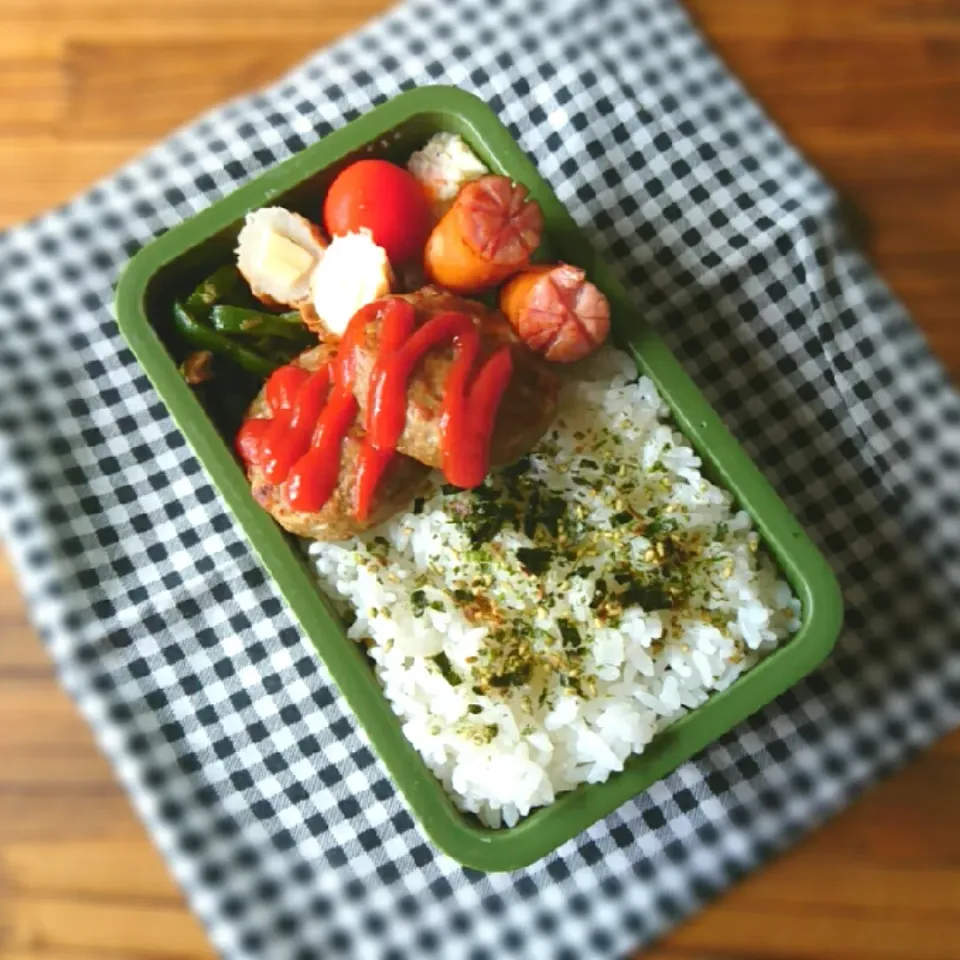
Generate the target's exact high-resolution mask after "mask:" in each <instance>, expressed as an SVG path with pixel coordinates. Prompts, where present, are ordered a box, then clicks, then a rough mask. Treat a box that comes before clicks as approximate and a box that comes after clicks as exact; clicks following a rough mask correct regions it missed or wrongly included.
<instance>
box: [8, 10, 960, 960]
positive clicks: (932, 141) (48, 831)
mask: <svg viewBox="0 0 960 960" xmlns="http://www.w3.org/2000/svg"><path fill="white" fill-rule="evenodd" d="M383 6H384V3H383V2H382V0H353V2H351V0H275V2H274V3H271V4H267V3H263V2H262V0H209V2H207V3H197V2H196V0H140V2H138V3H130V2H129V0H0V224H10V223H14V222H16V221H18V220H20V219H22V218H24V217H27V216H29V215H31V214H34V213H38V212H40V211H41V210H43V209H44V208H46V207H49V206H51V205H52V204H54V203H56V202H57V201H59V200H62V199H65V198H66V197H68V196H69V195H70V194H72V193H73V192H75V191H76V190H78V189H80V188H82V187H84V186H86V185H87V184H88V183H89V182H90V181H92V180H93V179H94V178H96V177H99V176H101V175H103V174H106V173H108V172H109V171H110V170H111V168H113V167H114V166H115V165H116V164H118V163H120V162H121V161H123V160H125V159H127V158H128V157H131V156H133V155H134V154H136V153H137V152H139V151H140V150H142V149H144V148H145V147H147V146H148V145H149V144H150V143H151V142H153V141H154V140H156V139H157V138H159V137H161V136H163V135H164V134H166V133H167V132H168V131H169V130H171V129H172V128H173V127H175V126H177V125H178V124H180V123H182V122H184V121H186V120H189V119H190V118H191V117H192V116H193V115H195V114H196V113H197V112H198V111H200V110H202V109H204V108H205V107H207V106H208V105H210V104H213V103H215V102H217V101H219V100H222V99H223V98H225V97H228V96H232V95H234V94H237V93H240V92H242V91H245V90H248V89H250V88H253V87H255V86H258V85H260V84H263V83H265V82H267V81H269V80H271V79H272V78H274V77H275V76H277V75H278V74H280V73H281V72H282V71H284V70H285V69H286V68H287V67H288V66H290V65H292V64H293V63H294V62H295V61H297V60H298V59H300V58H301V57H303V56H305V55H306V54H307V53H309V52H310V51H311V50H313V49H315V48H316V47H318V46H321V45H322V44H325V43H328V42H329V41H331V40H333V39H335V38H336V37H337V36H338V35H339V34H341V33H343V32H344V31H346V30H348V29H351V28H353V27H354V26H355V25H357V24H359V23H360V22H362V21H363V20H364V19H366V18H367V17H368V16H370V15H373V14H375V13H377V12H378V10H379V9H381V8H382V7H383ZM692 7H693V9H694V11H695V13H696V15H697V16H698V18H699V20H700V22H701V24H702V26H703V28H704V29H705V30H706V32H707V34H708V35H709V36H710V38H711V39H712V40H713V42H714V43H715V45H716V46H717V47H718V48H719V49H720V51H721V52H722V54H723V55H724V56H725V57H726V59H727V60H728V62H729V63H730V65H731V67H732V68H733V69H734V70H735V71H736V72H737V73H738V74H739V75H740V76H741V77H742V78H743V79H744V81H745V82H746V84H747V86H748V88H749V89H751V90H752V91H753V92H754V93H755V94H756V95H757V96H758V97H759V98H760V99H761V100H762V101H763V102H764V103H765V104H766V106H767V107H768V108H769V110H770V112H771V113H772V115H773V116H774V117H775V118H776V119H777V120H778V122H780V123H781V124H782V126H783V127H784V128H785V130H786V132H787V133H788V134H789V135H790V136H791V137H792V138H793V139H794V141H795V142H797V143H798V144H799V145H800V146H801V147H802V148H803V149H804V150H805V151H806V153H807V154H808V156H810V157H811V159H812V160H813V161H814V162H816V163H817V164H818V165H819V166H820V167H821V168H822V169H823V170H824V171H825V172H826V173H827V174H828V175H829V177H830V178H831V179H832V181H833V182H834V183H835V184H836V185H837V187H838V188H839V189H840V190H841V191H842V192H843V194H844V195H845V197H846V198H847V199H848V200H849V201H850V202H851V204H852V206H853V207H854V208H856V209H857V210H859V212H860V214H861V215H862V219H863V221H864V222H865V223H866V224H867V226H868V234H867V237H868V245H869V248H870V251H871V253H872V255H873V257H874V259H875V260H876V262H877V264H878V266H879V267H880V269H881V271H882V272H883V273H884V274H885V275H886V277H887V278H888V279H889V281H890V283H891V284H892V286H893V288H894V289H895V290H896V291H897V292H898V293H899V294H900V295H901V296H902V298H903V299H904V300H905V301H906V303H907V304H908V306H909V307H910V308H911V310H912V311H913V313H914V316H915V317H916V318H917V320H918V322H919V323H920V324H921V326H922V327H923V328H924V330H925V331H926V334H927V336H928V337H929V339H930V342H931V343H932V345H933V347H934V349H935V350H936V351H937V352H938V353H939V354H940V356H941V357H942V359H943V361H944V362H945V363H946V364H947V366H948V367H949V368H950V370H951V371H952V373H953V374H954V376H955V377H956V376H957V375H958V374H960V321H958V320H957V311H958V304H960V122H958V121H960V2H956V0H915V2H911V0H784V2H780V0H695V2H693V3H692ZM197 11H203V12H197ZM0 638H2V640H0V957H3V958H4V960H28V958H29V960H119V958H124V960H133V958H145V957H154V958H168V960H169V958H174V957H179V958H188V960H197V958H201V957H210V956H211V955H212V954H211V951H210V948H209V947H208V945H207V944H206V942H205V940H204V936H203V934H202V932H201V931H200V929H199V927H198V925H197V923H196V921H195V920H194V919H193V918H192V916H191V915H190V914H189V913H188V911H187V910H186V908H185V907H184V905H183V902H182V900H181V898H180V896H179V894H178V892H177V890H176V889H175V888H174V886H173V884H172V883H171V882H170V880H169V879H168V877H167V875H166V872H165V870H164V867H163V865H162V863H161V862H160V860H159V858H158V857H157V855H156V854H155V852H154V851H153V849H152V847H151V846H150V844H149V842H148V840H147V838H146V836H145V835H144V832H143V829H142V828H141V827H140V825H139V823H138V822H137V821H136V820H135V819H134V817H133V815H132V813H131V811H130V808H129V806H128V804H127V801H126V799H125V797H124V795H123V794H122V793H121V791H120V789H119V788H118V787H117V785H116V784H115V782H114V778H113V776H112V774H111V771H110V769H109V768H108V767H107V765H106V763H105V762H104V761H103V759H102V758H101V757H100V756H99V754H98V753H97V751H96V750H95V748H94V746H93V744H92V742H91V739H90V736H89V734H88V732H87V730H86V728H85V727H84V725H83V723H82V722H81V721H80V719H79V718H78V716H77V715H76V713H75V711H74V709H73V707H72V705H71V704H70V703H69V701H68V700H67V698H66V697H65V696H64V694H63V693H61V692H60V689H59V687H58V686H57V684H56V681H55V679H54V676H53V671H52V669H51V666H50V663H49V662H48V660H47V658H46V655H45V654H44V651H43V649H42V648H41V645H40V643H39V641H38V640H37V639H36V637H35V635H34V633H33V631H32V630H31V628H30V627H29V626H28V623H27V620H26V618H25V616H24V612H23V608H22V604H21V602H20V599H19V597H18V594H17V589H16V585H15V583H14V582H13V579H12V576H11V574H10V572H9V570H8V569H7V568H6V567H5V566H4V565H3V564H2V562H0ZM958 806H960V734H957V735H954V736H952V737H950V738H948V739H947V740H945V741H943V742H942V743H941V744H940V745H938V746H937V747H936V748H934V749H933V750H931V751H930V752H929V753H927V754H926V755H924V756H923V757H921V758H920V759H918V760H916V761H915V762H914V763H912V764H911V765H910V766H909V767H908V769H906V770H905V771H904V772H903V773H901V774H900V775H899V776H896V777H894V778H893V779H892V780H890V781H889V782H888V783H886V784H884V785H883V786H881V787H879V788H878V789H876V790H873V791H872V792H870V793H869V795H868V796H866V797H865V798H864V799H863V800H861V801H860V802H859V803H858V804H856V805H855V806H854V807H853V808H852V809H851V810H849V811H848V812H847V813H845V814H844V815H842V816H841V817H839V818H838V819H837V820H835V821H834V822H833V823H831V824H830V825H828V826H827V827H825V828H824V829H822V830H820V831H819V832H818V833H817V834H816V835H815V836H813V837H811V838H810V839H809V840H807V841H806V842H804V843H803V844H801V845H800V846H799V848H797V849H796V850H794V851H793V852H792V853H790V854H789V855H787V856H785V857H783V858H782V859H780V860H779V861H777V862H776V863H774V864H772V865H771V866H770V867H769V868H767V869H765V870H763V871H761V872H760V873H758V874H756V875H755V876H753V877H752V878H750V879H749V880H748V881H746V882H745V883H744V884H742V885H741V886H740V887H739V888H737V889H736V890H734V891H733V892H732V893H730V894H729V895H728V896H726V897H724V898H723V900H722V901H721V902H719V903H718V904H716V905H715V906H713V907H712V908H710V909H708V910H706V911H704V912H703V913H702V914H701V915H700V916H698V917H697V918H696V919H695V920H693V921H692V922H690V923H688V924H686V925H685V926H683V927H682V928H681V929H680V930H679V931H678V932H676V933H675V934H674V935H673V936H672V937H671V938H669V939H668V940H667V941H666V942H665V943H663V944H662V945H661V946H660V947H659V948H658V949H657V950H655V951H652V952H651V953H650V954H648V956H651V957H660V958H666V957H669V958H672V960H706V958H707V957H714V958H715V957H720V956H723V957H737V958H747V957H750V958H761V957H762V958H793V960H805V958H808V960H853V958H890V960H926V958H929V960H949V958H960V829H958V828H957V809H958Z"/></svg>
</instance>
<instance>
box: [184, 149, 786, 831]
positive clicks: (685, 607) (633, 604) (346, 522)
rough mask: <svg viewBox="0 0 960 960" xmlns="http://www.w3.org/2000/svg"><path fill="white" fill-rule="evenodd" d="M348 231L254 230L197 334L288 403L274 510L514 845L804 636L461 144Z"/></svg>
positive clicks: (503, 196)
mask: <svg viewBox="0 0 960 960" xmlns="http://www.w3.org/2000/svg"><path fill="white" fill-rule="evenodd" d="M316 210H317V211H318V212H322V221H323V223H322V227H321V225H320V224H319V223H314V222H312V221H311V220H310V219H308V218H307V217H305V216H303V215H302V214H299V213H295V212H293V211H289V210H285V209H283V208H280V207H269V208H264V209H260V210H256V211H253V212H252V213H250V214H249V215H248V216H247V218H246V222H245V224H244V225H243V228H242V229H241V230H240V232H239V235H238V239H237V256H236V264H235V265H233V264H231V265H226V266H224V267H223V268H221V269H220V270H218V271H217V272H216V273H214V274H213V275H212V276H211V277H210V278H209V279H208V280H207V281H205V282H204V283H203V284H202V285H201V286H200V287H199V288H198V289H197V290H196V291H195V292H194V293H193V294H191V295H190V296H189V297H188V298H187V299H186V300H185V301H183V302H182V303H178V304H176V305H175V307H174V320H175V323H176V326H177V329H178V330H179V331H180V332H181V334H182V335H183V337H184V338H185V339H186V340H187V341H188V342H190V343H191V344H193V345H194V347H195V349H196V352H195V353H194V354H192V355H191V356H190V357H188V358H187V361H186V362H185V363H184V365H183V368H182V369H183V375H184V377H185V378H186V379H187V381H188V382H190V383H194V384H204V383H207V382H208V381H209V380H210V379H211V377H212V378H214V379H216V378H218V377H230V376H231V370H232V369H233V368H234V367H237V366H238V367H241V368H243V369H244V370H246V371H248V372H249V373H253V374H254V375H256V376H257V377H259V378H260V380H261V381H262V386H261V388H260V390H259V392H258V394H257V396H256V397H255V399H254V400H253V402H252V403H251V404H250V406H249V408H248V410H247V412H246V417H245V419H244V421H243V424H242V426H241V427H240V429H239V431H238V433H237V436H236V443H235V446H236V450H237V453H238V455H239V457H240V459H241V461H242V462H243V464H244V467H245V469H246V472H247V477H248V480H249V482H250V485H251V490H252V494H253V496H254V498H255V499H256V501H257V502H258V503H259V504H260V505H261V506H262V507H263V508H264V509H265V510H267V511H269V512H270V514H271V515H272V516H273V517H274V518H275V519H276V520H277V522H278V523H280V524H281V525H282V526H283V527H284V528H285V529H287V530H288V531H290V532H291V533H294V534H296V535H298V536H300V537H304V538H306V539H308V540H312V541H315V543H314V544H313V545H312V546H311V547H310V554H311V557H312V559H313V561H314V564H315V566H316V569H317V573H318V575H319V577H320V579H321V582H322V583H323V584H324V586H325V588H326V589H327V591H328V593H329V594H330V595H331V597H332V598H333V600H334V602H335V603H336V604H337V605H338V607H339V609H340V611H341V613H342V614H343V616H344V619H345V620H346V622H347V623H348V632H349V635H350V636H351V637H353V638H354V639H356V640H357V641H360V642H362V643H364V645H365V646H366V647H367V650H368V654H369V656H370V658H371V660H372V661H373V663H374V665H375V669H376V672H377V675H378V677H379V679H380V681H381V683H382V686H383V689H384V693H385V695H386V696H387V697H388V699H389V700H390V702H391V704H392V706H393V709H394V711H395V712H396V713H397V715H398V716H399V717H400V718H401V721H402V723H403V725H404V732H405V734H406V735H407V737H408V738H409V739H410V740H411V742H412V743H413V744H414V746H415V747H416V748H417V749H418V750H419V752H420V753H421V755H422V756H423V757H424V759H425V761H426V762H427V764H428V765H429V766H430V768H431V769H432V770H433V771H434V773H435V774H436V776H437V777H438V778H439V779H440V780H441V782H442V783H443V784H444V786H445V788H446V789H447V790H448V792H449V793H450V794H451V795H452V796H453V798H454V800H455V801H456V802H457V804H458V805H459V806H460V807H461V808H462V809H464V810H467V811H471V812H473V813H475V814H476V815H477V816H478V817H479V818H480V819H481V820H482V821H483V822H484V823H485V824H487V825H489V826H492V827H498V826H503V825H506V826H511V825H513V824H515V823H516V822H517V821H518V820H519V819H520V818H521V817H523V816H525V815H526V814H527V813H529V811H530V810H531V809H533V808H534V807H537V806H541V805H544V804H548V803H550V802H551V801H552V800H553V799H554V797H555V796H556V795H557V793H559V792H561V791H564V790H570V789H573V788H574V787H575V786H576V785H577V784H579V783H583V782H598V781H601V780H605V779H606V778H607V777H608V776H609V775H610V774H611V773H612V772H614V771H617V770H620V769H622V767H623V764H624V763H625V762H626V760H627V759H628V758H629V757H630V756H631V755H632V754H635V753H639V752H642V750H643V749H644V748H645V746H646V745H647V744H648V743H649V742H650V740H651V739H652V738H653V737H654V736H656V735H657V733H659V732H660V731H661V730H663V729H664V728H665V727H666V726H668V725H669V724H670V723H672V722H673V721H675V720H676V719H677V718H678V717H680V716H682V715H683V714H684V713H685V712H686V711H688V710H690V709H692V708H694V707H696V706H697V705H699V704H700V703H702V702H704V700H705V699H706V698H707V697H708V695H709V694H710V692H711V691H714V690H718V689H722V688H724V687H725V686H727V685H729V684H730V683H731V682H732V681H733V680H734V679H735V678H736V677H737V676H739V675H740V674H741V673H742V672H743V671H744V670H746V669H748V668H749V667H751V666H752V665H753V664H755V663H756V662H757V661H758V660H759V659H760V658H761V657H762V656H763V655H764V654H765V653H766V652H768V651H769V650H771V649H773V648H774V647H775V646H776V645H777V644H778V643H780V642H781V641H782V640H783V639H785V638H786V637H788V636H789V635H790V633H791V632H793V631H794V630H795V629H796V628H797V626H798V614H799V605H798V604H797V601H796V600H795V598H794V597H792V595H791V594H790V591H789V589H788V588H787V587H786V585H785V584H784V583H782V582H781V581H780V580H779V579H778V577H777V573H776V571H775V569H774V567H773V565H772V564H771V562H770V561H769V559H768V558H767V557H766V556H765V554H764V553H763V551H761V550H759V549H758V540H757V537H756V534H755V533H753V532H752V530H751V529H750V521H749V518H748V517H747V515H746V514H745V513H743V512H740V511H738V510H737V509H736V507H735V505H734V503H733V500H732V497H731V496H730V495H729V494H728V493H727V492H725V491H723V490H722V489H720V488H718V487H716V486H714V485H713V484H711V483H710V482H708V481H707V480H705V479H704V478H703V477H702V475H701V473H700V461H699V459H698V457H697V456H696V454H695V453H694V452H693V451H692V450H691V449H690V447H689V446H688V444H687V442H686V440H685V438H683V436H682V435H681V434H679V433H677V432H675V431H674V430H673V428H672V427H671V426H670V425H669V423H668V422H667V411H666V409H665V408H664V406H663V404H662V403H661V401H660V399H659V397H658V396H657V394H656V390H655V389H654V387H653V384H652V383H651V382H650V381H649V380H648V379H647V378H644V377H638V376H637V373H636V369H635V367H634V366H633V364H632V363H631V361H630V360H629V359H628V358H627V357H626V356H625V355H623V354H621V353H619V352H618V351H616V350H615V349H613V348H612V347H610V346H607V345H605V341H606V339H607V337H608V334H609V329H610V309H609V305H608V304H607V301H606V298H605V297H604V295H603V293H602V292H601V291H600V290H599V289H597V287H596V286H594V284H592V283H591V282H590V279H589V277H588V276H587V275H586V273H585V272H584V271H583V270H582V269H580V268H579V267H576V266H573V265H570V264H565V263H552V262H546V261H545V260H544V255H543V243H542V240H543V236H542V235H543V231H544V220H543V214H542V211H541V210H540V208H539V206H538V205H537V203H536V201H535V200H534V199H532V198H531V197H530V196H529V195H528V192H527V190H526V188H525V187H524V186H523V185H522V184H519V183H514V182H512V181H510V180H509V179H508V178H506V177H502V176H498V175H495V174H491V173H490V172H489V171H488V170H487V169H486V167H485V166H484V164H483V163H482V161H481V160H480V158H479V157H477V156H476V155H475V154H474V153H473V152H472V151H471V149H470V147H469V146H468V145H467V144H466V143H465V142H464V141H463V140H462V139H460V138H459V137H456V136H454V135H452V134H439V135H437V136H435V137H433V138H432V139H431V140H430V141H429V142H428V143H427V144H425V145H424V146H423V147H422V149H420V150H418V151H416V152H415V153H414V154H413V155H412V156H411V157H410V158H409V161H408V164H407V167H406V168H404V167H401V166H398V165H395V164H393V163H390V162H388V161H386V160H381V159H374V158H369V159H364V160H360V161H357V162H355V163H352V164H350V165H348V166H346V167H345V168H344V169H343V170H342V171H341V172H340V173H339V174H338V176H337V177H336V178H335V179H334V181H333V183H332V184H331V185H330V187H329V189H328V191H327V193H326V195H325V196H324V197H321V198H317V203H316Z"/></svg>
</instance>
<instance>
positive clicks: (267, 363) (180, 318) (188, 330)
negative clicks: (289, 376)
mask: <svg viewBox="0 0 960 960" xmlns="http://www.w3.org/2000/svg"><path fill="white" fill-rule="evenodd" d="M173 320H174V323H175V324H176V327H177V329H178V330H179V331H180V333H181V334H183V336H184V337H185V338H186V339H187V340H189V341H190V343H192V344H193V345H194V346H195V347H199V348H200V349H201V350H209V351H211V352H212V353H218V354H221V355H222V356H225V357H227V358H228V359H230V360H232V361H233V362H234V363H235V364H237V366H240V367H243V369H244V370H249V371H250V373H254V374H256V375H257V376H258V377H269V376H270V374H271V373H273V371H274V370H276V369H277V368H278V367H281V366H283V361H279V360H274V359H271V358H268V357H264V356H261V355H260V354H259V353H255V352H254V351H253V350H248V349H246V347H241V346H239V345H238V344H236V343H234V342H233V341H232V340H231V339H230V338H229V337H227V336H225V335H224V334H222V333H219V332H218V331H216V330H211V329H210V328H209V327H205V326H204V325H203V324H202V323H200V322H199V321H198V320H197V319H196V317H195V316H194V315H193V314H192V313H191V312H190V311H189V310H187V309H186V307H184V305H183V304H180V303H175V304H174V305H173Z"/></svg>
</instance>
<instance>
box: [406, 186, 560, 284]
mask: <svg viewBox="0 0 960 960" xmlns="http://www.w3.org/2000/svg"><path fill="white" fill-rule="evenodd" d="M542 230H543V214H542V213H541V212H540V207H539V205H538V204H537V202H536V201H535V200H530V199H528V196H527V188H526V187H524V186H522V185H521V184H518V183H516V184H515V183H512V182H511V181H510V179H509V178H508V177H500V176H496V175H494V174H491V175H489V176H486V177H480V179H479V180H474V181H472V182H471V183H468V184H467V185H466V186H465V187H464V188H463V189H462V190H461V191H460V192H459V193H458V194H457V199H456V200H455V201H454V204H453V206H452V207H451V208H450V209H449V210H448V211H447V212H446V213H445V214H444V215H443V218H442V219H441V220H440V222H439V223H438V224H437V225H436V227H434V229H433V232H432V233H431V234H430V236H429V238H428V239H427V246H426V250H425V251H424V266H425V267H426V271H427V276H428V277H429V278H430V280H431V281H432V282H433V283H436V284H438V285H439V286H441V287H446V288H447V289H448V290H452V291H454V292H455V293H477V292H478V291H480V290H484V289H486V288H487V287H493V286H496V285H497V284H498V283H501V282H502V281H503V280H506V279H507V277H510V276H512V275H513V274H515V273H516V272H517V271H518V270H521V269H523V267H525V266H526V265H527V264H528V263H529V262H530V255H531V254H532V253H533V252H534V250H536V249H537V247H538V246H539V245H540V235H541V232H542Z"/></svg>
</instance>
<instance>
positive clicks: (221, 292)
mask: <svg viewBox="0 0 960 960" xmlns="http://www.w3.org/2000/svg"><path fill="white" fill-rule="evenodd" d="M239 280H240V274H239V272H238V271H237V268H236V267H235V266H233V264H231V263H228V264H226V265H225V266H223V267H220V269H219V270H215V271H214V272H213V273H211V274H210V276H209V277H207V279H206V280H204V281H203V283H201V284H200V286H199V287H197V289H196V290H194V291H193V293H191V294H190V296H189V297H187V301H186V306H187V308H188V309H190V310H197V311H203V310H209V309H210V307H212V306H213V305H214V304H215V303H217V302H218V301H220V300H223V299H224V298H225V297H227V296H229V294H230V293H232V292H233V290H234V289H235V288H236V286H237V284H238V282H239Z"/></svg>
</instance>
